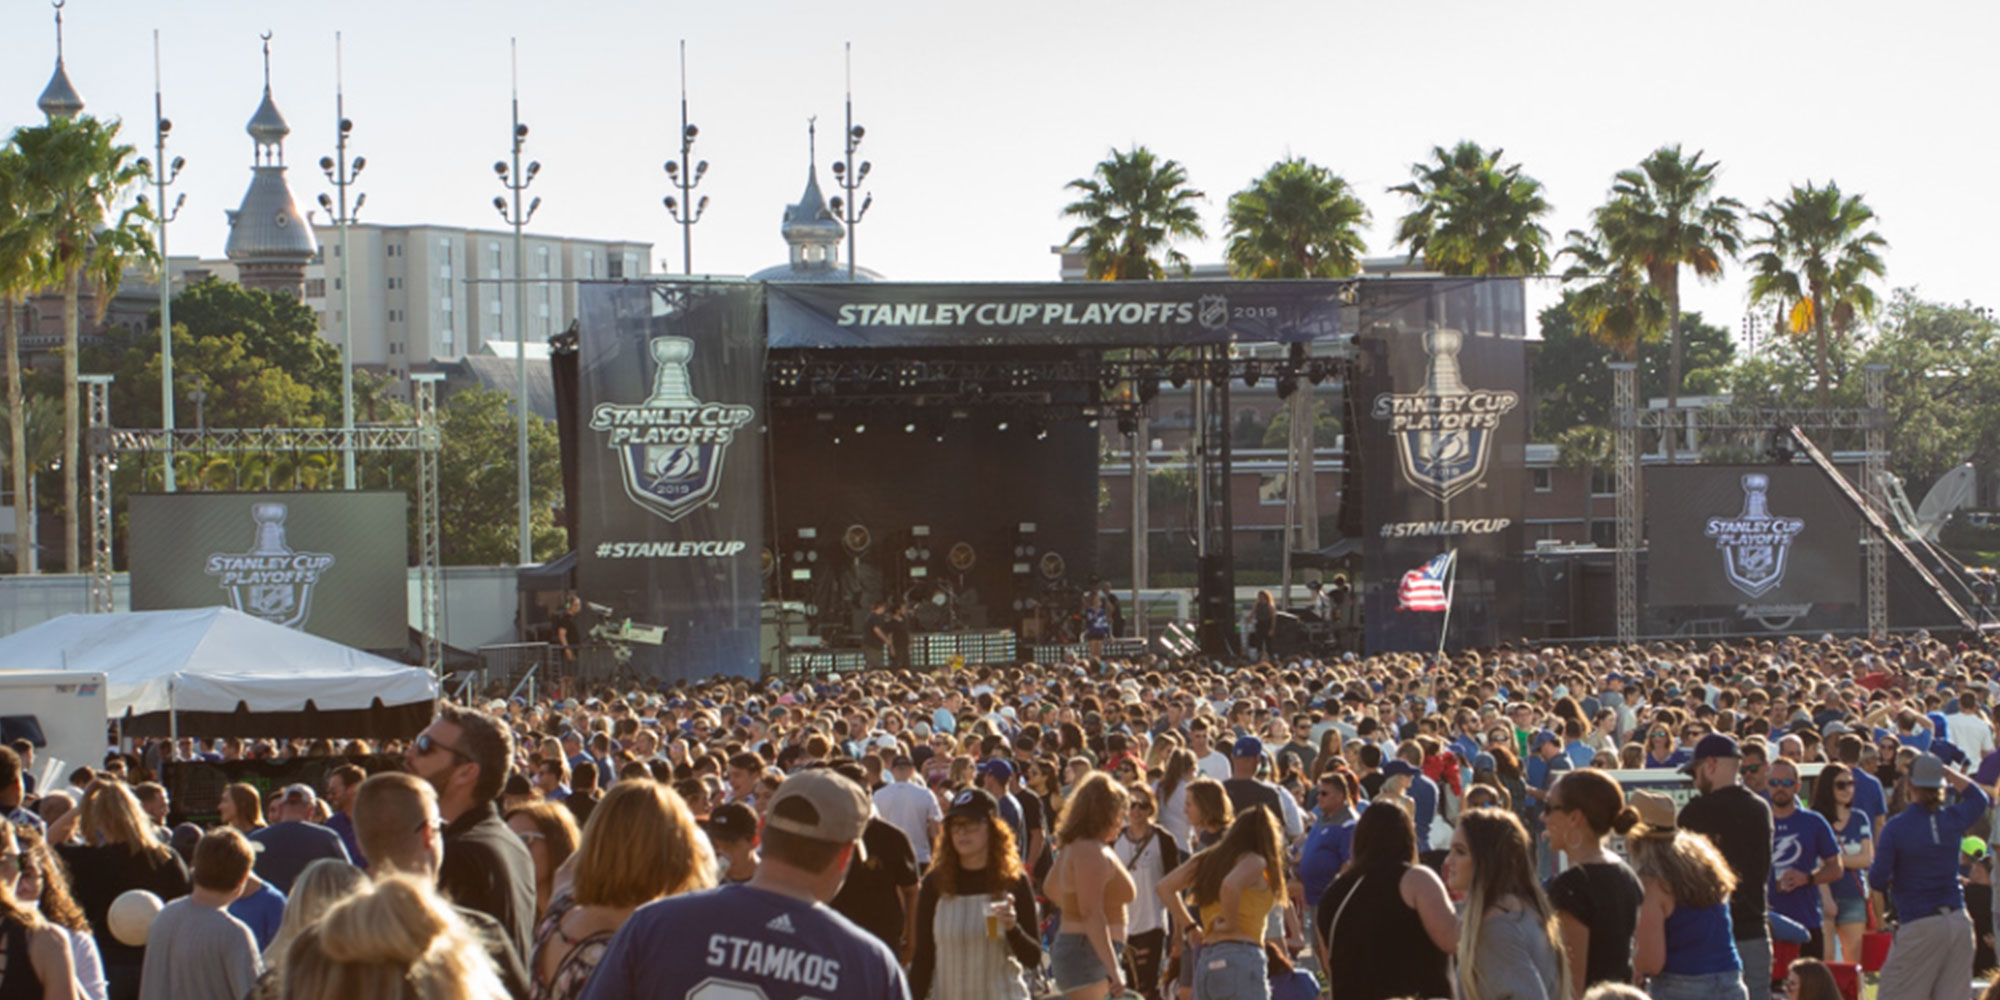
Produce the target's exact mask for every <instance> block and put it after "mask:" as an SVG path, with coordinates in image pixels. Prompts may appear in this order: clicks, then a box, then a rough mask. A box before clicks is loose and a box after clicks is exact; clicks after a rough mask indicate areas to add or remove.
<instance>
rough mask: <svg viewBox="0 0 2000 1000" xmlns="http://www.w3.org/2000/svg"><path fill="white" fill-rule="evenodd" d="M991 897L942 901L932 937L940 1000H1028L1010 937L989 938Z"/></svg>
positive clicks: (933, 989)
mask: <svg viewBox="0 0 2000 1000" xmlns="http://www.w3.org/2000/svg"><path fill="white" fill-rule="evenodd" d="M993 899H994V897H992V896H990V895H984V894H981V895H973V896H940V897H938V901H937V915H936V916H934V917H932V918H931V933H932V934H933V935H934V940H935V941H936V943H937V973H936V977H935V978H934V979H933V980H932V981H931V996H932V997H934V998H936V1000H1028V983H1027V981H1026V980H1025V979H1024V978H1022V974H1021V963H1020V961H1019V960H1017V959H1016V958H1015V957H1014V952H1013V950H1012V949H1010V948H1008V947H1007V937H1006V935H1004V934H1002V935H1000V936H998V937H988V936H987V935H986V914H987V906H988V904H990V903H992V902H993Z"/></svg>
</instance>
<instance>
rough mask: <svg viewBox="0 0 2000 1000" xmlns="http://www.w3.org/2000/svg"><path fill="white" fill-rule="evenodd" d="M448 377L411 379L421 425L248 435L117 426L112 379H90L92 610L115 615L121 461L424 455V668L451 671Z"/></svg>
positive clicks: (420, 469)
mask: <svg viewBox="0 0 2000 1000" xmlns="http://www.w3.org/2000/svg"><path fill="white" fill-rule="evenodd" d="M443 377H444V376H442V375H436V374H422V375H412V376H410V382H411V388H412V393H411V395H412V398H413V401H414V402H415V404H416V410H417V422H416V423H415V424H413V425H408V426H376V427H368V426H363V427H356V428H354V429H352V430H344V429H342V428H338V427H246V428H204V429H200V430H183V429H178V428H177V429H174V430H163V429H150V428H149V429H144V430H134V429H129V428H119V427H113V426H111V376H109V375H86V376H83V378H82V381H83V383H84V385H85V387H86V388H87V389H88V390H89V404H88V405H89V412H90V428H89V437H88V441H89V447H90V525H91V542H92V544H91V553H90V610H91V612H92V613H93V614H103V613H108V612H110V611H111V610H112V599H111V577H112V561H111V559H112V553H111V535H112V513H111V503H112V497H111V475H112V472H113V471H114V470H116V469H117V467H118V457H119V456H120V455H140V456H145V457H151V456H154V455H158V456H161V457H163V458H164V459H165V460H166V461H172V460H173V456H174V455H176V454H183V453H192V454H207V455H215V454H238V455H241V454H280V453H286V454H293V455H297V454H305V453H328V454H340V453H342V452H343V451H344V450H345V449H347V448H350V447H351V448H353V449H354V450H355V451H378V452H415V453H416V455H417V549H418V558H419V566H418V585H417V586H418V604H419V617H420V619H421V632H422V642H423V656H424V666H425V667H426V668H428V669H429V670H430V671H431V672H432V673H434V674H435V673H440V672H441V671H442V670H443V669H444V637H443V632H442V624H443V623H442V620H441V619H442V612H441V609H442V604H441V590H442V584H443V566H442V564H443V561H444V554H443V545H442V536H441V534H440V525H439V523H438V459H439V451H440V446H441V444H442V435H441V433H440V431H439V428H438V416H437V383H438V382H439V381H440V380H441V379H442V378H443Z"/></svg>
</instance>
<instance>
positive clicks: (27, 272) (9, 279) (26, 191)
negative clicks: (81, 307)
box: [0, 140, 49, 573]
mask: <svg viewBox="0 0 2000 1000" xmlns="http://www.w3.org/2000/svg"><path fill="white" fill-rule="evenodd" d="M27 171H28V162H27V159H26V157H24V156H22V155H21V151H20V149H19V148H18V147H17V146H16V145H15V144H14V143H13V142H12V141H11V140H10V141H9V142H8V143H7V145H6V146H4V147H0V337H4V338H5V341H6V353H7V356H6V364H7V426H8V428H9V432H8V434H9V436H8V440H7V444H6V448H7V454H8V455H9V456H16V455H25V454H29V451H28V443H27V439H26V433H27V431H26V428H27V425H28V420H27V412H26V401H25V399H24V397H23V396H22V394H21V331H20V301H21V299H22V298H23V297H24V296H26V295H28V294H30V293H32V292H34V291H36V290H37V289H40V288H43V287H46V286H47V285H48V283H49V273H48V267H47V265H48V260H49V254H48V247H47V235H48V233H47V230H46V229H45V228H44V227H43V225H42V223H43V222H44V221H45V219H44V217H43V216H42V215H40V214H39V213H38V212H37V210H36V209H37V206H36V200H37V199H39V198H40V197H42V196H43V195H44V192H42V191H39V190H37V189H36V188H35V187H34V186H33V185H31V184H29V183H28V177H27ZM8 464H9V466H10V471H11V473H12V480H13V483H12V488H13V494H14V516H15V534H16V536H17V537H19V538H22V539H26V540H29V541H30V542H32V540H33V539H34V538H35V537H36V531H37V530H38V528H37V523H38V521H37V518H36V516H35V510H34V508H33V506H32V505H30V504H29V503H28V495H29V493H30V490H29V489H28V475H29V463H26V462H18V461H12V460H11V458H10V461H9V463H8ZM39 562H40V559H39V554H38V553H37V552H36V550H35V546H34V545H32V544H28V545H24V546H23V547H22V549H21V551H20V554H19V555H18V556H17V557H16V559H15V561H14V569H15V571H16V572H20V573H33V572H35V570H36V569H37V567H38V564H39Z"/></svg>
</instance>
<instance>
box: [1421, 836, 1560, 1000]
mask: <svg viewBox="0 0 2000 1000" xmlns="http://www.w3.org/2000/svg"><path fill="white" fill-rule="evenodd" d="M1445 885H1447V886H1449V887H1450V888H1451V890H1452V891H1453V892H1455V893H1458V894H1459V895H1460V896H1462V897H1463V898H1464V900H1465V912H1464V918H1463V922H1462V926H1461V927H1460V928H1459V932H1458V956H1457V957H1458V996H1459V997H1460V998H1461V1000H1502V998H1512V1000H1569V998H1571V997H1573V996H1575V993H1574V989H1573V985H1572V983H1571V981H1570V974H1569V968H1568V966H1569V958H1568V954H1567V953H1566V952H1565V951H1564V950H1563V946H1562V933H1561V931H1559V930H1558V929H1557V926H1556V912H1555V907H1553V906H1551V905H1549V899H1548V897H1547V896H1546V895H1544V894H1543V893H1542V886H1541V883H1540V882H1537V881H1536V880H1535V848H1534V843H1533V842H1532V841H1530V840H1529V838H1528V831H1527V828H1525V827H1523V826H1522V825H1521V821H1520V820H1518V819H1515V818H1514V814H1513V813H1509V812H1501V811H1500V810H1498V809H1473V810H1470V811H1468V812H1466V814H1465V815H1464V816H1461V817H1459V821H1458V830H1457V831H1456V832H1454V833H1453V834H1452V838H1451V850H1450V853H1449V854H1448V855H1447V856H1446V859H1445Z"/></svg>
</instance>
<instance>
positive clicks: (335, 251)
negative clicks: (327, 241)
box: [333, 243, 340, 257]
mask: <svg viewBox="0 0 2000 1000" xmlns="http://www.w3.org/2000/svg"><path fill="white" fill-rule="evenodd" d="M333 255H334V256H335V257H338V256H340V244H338V243H335V244H334V245H333Z"/></svg>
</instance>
